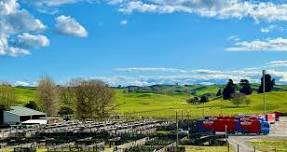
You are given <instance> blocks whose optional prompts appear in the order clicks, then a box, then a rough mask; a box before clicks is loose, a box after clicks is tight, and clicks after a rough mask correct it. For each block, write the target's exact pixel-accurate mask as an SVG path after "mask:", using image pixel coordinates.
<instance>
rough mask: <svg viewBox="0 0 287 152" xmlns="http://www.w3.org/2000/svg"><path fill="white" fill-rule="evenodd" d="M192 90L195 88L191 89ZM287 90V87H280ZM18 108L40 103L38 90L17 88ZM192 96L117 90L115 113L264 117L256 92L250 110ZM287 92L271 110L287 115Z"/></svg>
mask: <svg viewBox="0 0 287 152" xmlns="http://www.w3.org/2000/svg"><path fill="white" fill-rule="evenodd" d="M191 87H192V86H191ZM280 87H281V88H282V87H283V88H284V89H285V86H280ZM196 88H197V92H198V93H200V94H204V93H207V92H213V93H214V91H216V90H217V89H216V86H215V85H212V86H210V87H208V86H201V89H199V87H198V86H196ZM16 96H17V103H18V104H22V105H23V104H25V103H27V102H28V101H30V100H36V90H35V88H20V87H19V88H16ZM190 97H192V96H191V95H185V94H177V95H167V94H156V93H124V91H123V90H121V89H116V96H115V110H114V111H115V112H116V113H118V114H122V115H126V116H144V117H157V118H174V117H175V111H178V113H179V116H180V117H181V116H184V117H186V116H187V115H189V116H190V117H192V118H198V117H201V116H202V115H203V112H204V114H205V115H236V114H260V113H262V94H257V93H256V92H254V93H253V94H252V95H250V96H248V98H249V99H250V100H251V103H250V105H249V106H246V105H240V106H239V107H236V106H234V105H233V104H232V103H231V102H230V101H226V100H222V99H215V100H212V101H210V102H208V103H206V104H204V105H203V104H200V105H191V104H188V103H187V102H186V99H188V98H190ZM286 99H287V91H283V89H280V91H273V92H271V93H267V94H266V101H267V110H268V111H270V112H272V111H280V112H287V102H286Z"/></svg>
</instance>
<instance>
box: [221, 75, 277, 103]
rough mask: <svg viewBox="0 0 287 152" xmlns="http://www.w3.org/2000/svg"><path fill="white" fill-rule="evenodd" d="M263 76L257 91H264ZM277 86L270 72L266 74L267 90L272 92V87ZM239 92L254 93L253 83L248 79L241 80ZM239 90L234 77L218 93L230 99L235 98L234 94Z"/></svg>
mask: <svg viewBox="0 0 287 152" xmlns="http://www.w3.org/2000/svg"><path fill="white" fill-rule="evenodd" d="M263 80H264V79H263V77H262V78H261V83H260V86H259V88H258V89H257V93H263ZM274 86H275V79H272V77H271V75H270V74H266V75H265V92H271V91H272V89H273V88H274ZM239 87H240V88H239V93H241V94H244V95H251V94H252V93H253V89H252V87H251V84H250V83H249V81H248V80H247V79H242V80H240V82H239ZM237 90H238V86H237V84H235V83H234V82H233V80H232V79H229V81H228V83H227V84H226V86H225V87H224V89H223V91H222V94H220V93H219V92H218V93H217V95H219V96H220V95H222V97H223V99H225V100H229V99H233V98H234V95H235V94H236V91H237Z"/></svg>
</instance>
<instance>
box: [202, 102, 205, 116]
mask: <svg viewBox="0 0 287 152" xmlns="http://www.w3.org/2000/svg"><path fill="white" fill-rule="evenodd" d="M202 106H203V108H202V116H203V118H204V117H205V106H204V102H203V103H202Z"/></svg>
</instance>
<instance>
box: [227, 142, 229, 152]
mask: <svg viewBox="0 0 287 152" xmlns="http://www.w3.org/2000/svg"><path fill="white" fill-rule="evenodd" d="M227 151H228V152H229V142H227Z"/></svg>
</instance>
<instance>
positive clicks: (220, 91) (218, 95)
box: [216, 89, 222, 97]
mask: <svg viewBox="0 0 287 152" xmlns="http://www.w3.org/2000/svg"><path fill="white" fill-rule="evenodd" d="M216 96H217V97H220V96H222V90H221V89H218V91H217V93H216Z"/></svg>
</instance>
